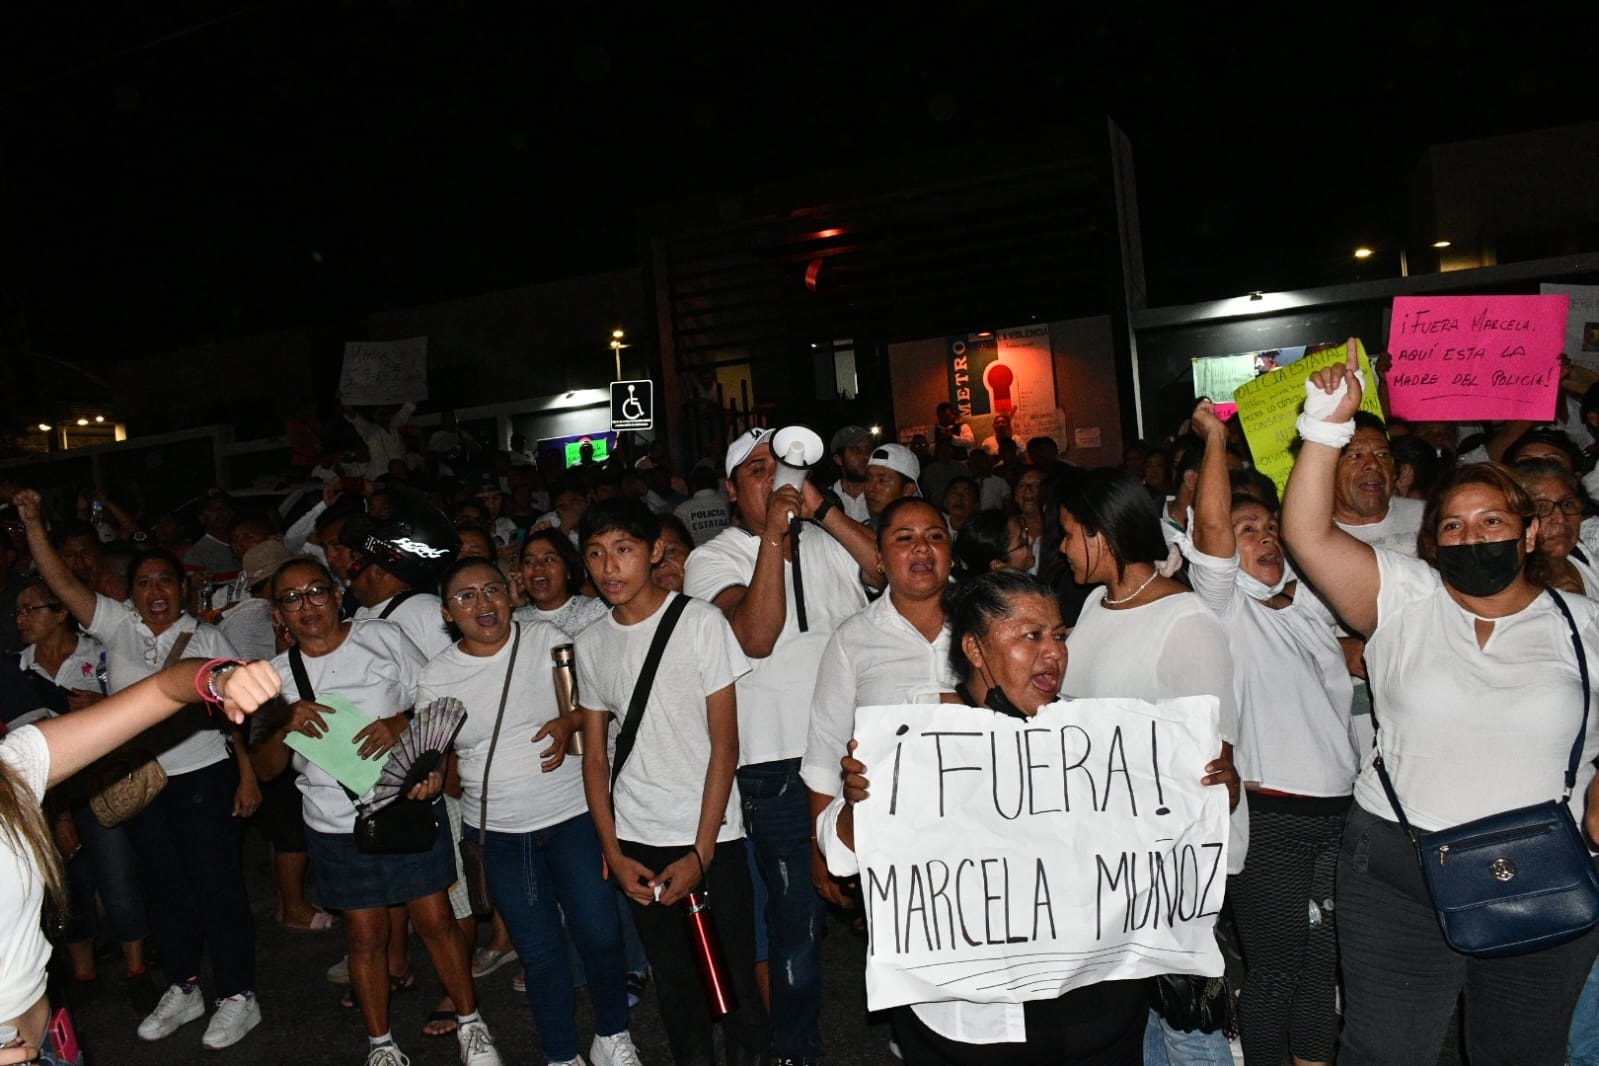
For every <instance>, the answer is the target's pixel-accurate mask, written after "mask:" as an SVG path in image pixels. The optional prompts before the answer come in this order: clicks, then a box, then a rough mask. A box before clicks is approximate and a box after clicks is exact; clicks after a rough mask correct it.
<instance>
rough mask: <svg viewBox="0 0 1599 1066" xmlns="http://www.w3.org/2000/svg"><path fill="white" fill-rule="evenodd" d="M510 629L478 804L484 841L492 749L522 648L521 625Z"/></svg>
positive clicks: (492, 763)
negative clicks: (508, 652) (508, 653)
mask: <svg viewBox="0 0 1599 1066" xmlns="http://www.w3.org/2000/svg"><path fill="white" fill-rule="evenodd" d="M511 627H512V628H513V629H514V630H515V631H516V636H514V637H513V638H511V661H510V662H508V663H506V664H505V687H504V688H502V689H500V709H499V711H498V713H496V714H495V715H494V735H493V736H491V737H489V757H488V759H487V760H486V761H485V762H484V763H483V786H482V787H483V796H482V802H481V803H480V804H478V821H477V832H478V839H479V840H482V839H484V838H485V837H486V836H487V835H488V832H489V771H490V770H492V769H493V768H494V748H495V745H497V744H499V742H500V723H501V722H503V721H505V700H506V697H508V696H509V695H510V694H511V675H512V674H513V673H515V672H516V651H517V649H518V648H520V647H521V646H522V623H521V622H512V623H511Z"/></svg>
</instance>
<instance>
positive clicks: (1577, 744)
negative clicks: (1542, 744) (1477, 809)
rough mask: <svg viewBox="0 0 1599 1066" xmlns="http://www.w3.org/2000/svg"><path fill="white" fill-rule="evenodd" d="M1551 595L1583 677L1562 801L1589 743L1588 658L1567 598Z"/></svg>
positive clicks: (1573, 783) (1573, 785) (1574, 782)
mask: <svg viewBox="0 0 1599 1066" xmlns="http://www.w3.org/2000/svg"><path fill="white" fill-rule="evenodd" d="M1549 595H1551V596H1553V597H1554V600H1555V606H1556V607H1559V608H1560V613H1561V614H1563V615H1565V616H1566V628H1567V629H1568V630H1570V631H1571V647H1572V650H1573V651H1575V652H1576V653H1577V672H1578V673H1580V674H1581V675H1582V720H1581V723H1580V724H1579V725H1578V726H1577V739H1576V740H1574V741H1573V742H1572V744H1571V758H1570V759H1569V760H1567V762H1566V791H1565V793H1564V794H1563V795H1562V796H1561V797H1560V798H1561V800H1568V799H1570V798H1571V790H1572V789H1574V788H1576V787H1577V766H1578V764H1579V763H1581V762H1582V748H1583V745H1584V744H1586V743H1587V741H1588V699H1589V691H1588V656H1587V654H1586V653H1585V652H1584V651H1583V649H1582V637H1581V636H1580V635H1579V634H1578V633H1577V620H1576V619H1575V618H1573V617H1571V608H1570V607H1567V606H1566V598H1565V597H1564V596H1562V595H1560V593H1558V592H1556V591H1555V590H1554V589H1550V590H1549Z"/></svg>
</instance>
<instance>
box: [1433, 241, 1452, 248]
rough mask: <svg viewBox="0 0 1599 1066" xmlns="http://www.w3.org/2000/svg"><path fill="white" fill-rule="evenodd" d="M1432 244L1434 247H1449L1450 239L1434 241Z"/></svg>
mask: <svg viewBox="0 0 1599 1066" xmlns="http://www.w3.org/2000/svg"><path fill="white" fill-rule="evenodd" d="M1432 246H1433V247H1434V248H1447V247H1449V242H1448V241H1433V242H1432Z"/></svg>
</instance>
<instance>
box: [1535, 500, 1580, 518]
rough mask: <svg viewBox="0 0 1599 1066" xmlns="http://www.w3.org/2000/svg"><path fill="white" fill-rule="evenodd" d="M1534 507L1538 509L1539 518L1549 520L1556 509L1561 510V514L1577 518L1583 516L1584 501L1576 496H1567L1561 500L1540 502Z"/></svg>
mask: <svg viewBox="0 0 1599 1066" xmlns="http://www.w3.org/2000/svg"><path fill="white" fill-rule="evenodd" d="M1534 506H1536V507H1537V509H1538V517H1539V518H1548V517H1549V516H1550V515H1552V514H1554V513H1555V508H1556V507H1558V508H1560V513H1561V514H1563V515H1567V516H1569V517H1571V518H1575V517H1577V516H1578V515H1580V514H1582V501H1581V500H1579V499H1577V497H1575V496H1567V497H1566V498H1565V499H1561V500H1538V501H1536V502H1535V504H1534Z"/></svg>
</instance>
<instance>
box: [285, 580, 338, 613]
mask: <svg viewBox="0 0 1599 1066" xmlns="http://www.w3.org/2000/svg"><path fill="white" fill-rule="evenodd" d="M332 598H333V590H332V589H330V588H323V587H322V586H320V585H313V586H312V587H311V588H308V589H290V590H289V591H288V592H285V593H284V594H283V595H281V596H279V597H278V598H277V604H278V606H279V607H282V608H283V609H284V610H285V611H289V612H291V613H292V612H294V611H302V610H304V609H305V605H306V604H307V603H309V604H310V605H311V606H312V607H326V606H327V605H328V601H329V600H331V599H332Z"/></svg>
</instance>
